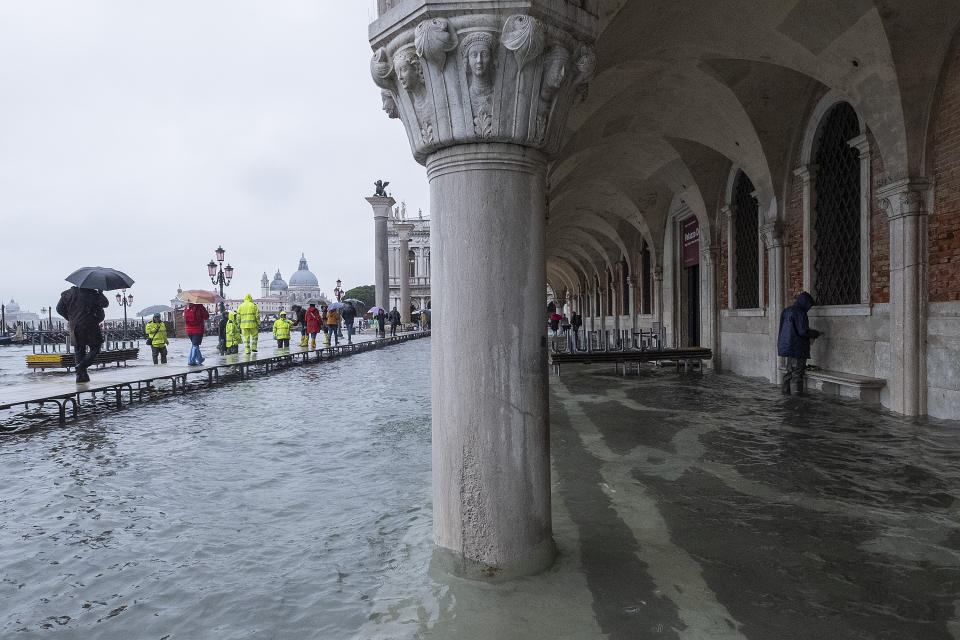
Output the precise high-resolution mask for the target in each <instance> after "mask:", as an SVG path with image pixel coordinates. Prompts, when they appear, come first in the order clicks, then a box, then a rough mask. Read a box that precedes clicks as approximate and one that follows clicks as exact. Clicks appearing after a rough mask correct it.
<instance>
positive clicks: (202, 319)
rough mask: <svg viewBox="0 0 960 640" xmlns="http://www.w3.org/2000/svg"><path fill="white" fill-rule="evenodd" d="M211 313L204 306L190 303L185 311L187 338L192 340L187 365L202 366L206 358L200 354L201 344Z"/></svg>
mask: <svg viewBox="0 0 960 640" xmlns="http://www.w3.org/2000/svg"><path fill="white" fill-rule="evenodd" d="M209 317H210V312H209V311H207V308H206V307H205V306H203V305H202V304H194V303H192V302H191V303H190V304H188V305H187V308H186V309H184V311H183V320H184V322H185V323H186V325H187V337H188V338H190V343H191V344H192V345H193V346H191V347H190V359H189V361H188V362H187V364H191V365H201V364H203V361H204V357H203V355H202V354H201V353H200V343H201V342H203V333H204V331H205V330H206V322H207V318H209Z"/></svg>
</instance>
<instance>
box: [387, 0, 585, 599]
mask: <svg viewBox="0 0 960 640" xmlns="http://www.w3.org/2000/svg"><path fill="white" fill-rule="evenodd" d="M578 5H579V3H577V2H572V1H568V0H517V1H516V2H511V3H509V8H493V4H491V3H486V2H478V3H436V2H432V1H430V0H409V1H408V2H405V3H404V4H402V5H398V6H400V7H404V8H406V9H407V10H408V11H405V13H404V15H398V12H397V11H396V10H394V11H393V12H389V13H387V14H386V15H384V16H383V17H381V18H380V19H379V20H378V21H377V22H375V23H374V24H373V25H371V28H370V33H371V45H372V46H373V49H374V51H375V53H374V56H373V59H372V61H371V72H372V75H373V78H374V82H375V83H376V84H377V85H378V86H379V87H380V88H381V89H382V90H383V92H384V103H385V105H386V104H387V102H388V100H387V98H389V102H390V104H389V107H390V110H392V111H395V112H396V113H397V114H398V115H399V117H400V120H401V121H402V122H403V124H404V127H405V129H406V133H407V137H408V139H409V142H410V145H411V147H412V150H413V155H414V158H415V159H416V160H417V161H418V162H420V163H421V164H424V165H425V166H426V168H427V176H428V179H429V182H430V204H431V211H432V212H433V216H432V219H431V243H432V247H431V250H432V261H433V262H434V264H436V267H437V268H436V272H435V273H434V277H433V278H432V281H431V284H432V303H433V308H434V309H435V310H436V313H435V316H436V317H435V321H434V323H433V335H432V341H433V347H432V349H431V374H432V375H431V384H432V392H433V393H432V396H433V492H434V496H433V497H434V499H433V513H434V529H433V530H434V540H435V542H436V544H437V552H436V554H435V558H436V560H437V562H438V563H439V566H441V567H445V568H447V569H448V570H450V571H452V572H454V573H456V574H459V575H465V576H468V577H472V578H478V579H491V580H498V579H507V578H510V577H512V576H516V575H522V574H529V573H534V572H537V571H540V570H543V569H544V568H546V567H547V566H549V565H550V564H551V563H552V562H553V558H554V556H555V546H554V543H553V536H552V528H551V508H550V458H549V441H550V439H549V427H548V410H547V382H546V379H547V366H546V365H547V362H546V350H545V346H546V326H545V323H544V322H543V309H544V304H545V298H544V291H545V290H546V267H545V262H544V242H545V239H544V238H545V217H546V195H545V194H546V169H547V163H548V161H549V159H550V157H551V156H552V155H553V154H554V153H556V152H557V151H558V150H559V148H560V144H561V135H562V132H563V130H564V122H565V120H566V116H567V113H568V111H569V109H570V107H571V106H572V104H573V102H574V100H575V99H576V98H577V96H579V95H581V94H582V92H583V91H584V90H585V89H586V83H587V81H588V79H589V78H590V76H591V75H592V74H593V70H594V68H595V66H596V58H595V55H594V54H593V51H592V49H591V48H590V46H589V43H590V42H592V41H593V39H594V38H595V36H596V29H597V18H596V17H595V16H593V15H591V14H590V13H588V12H587V11H584V10H583V9H582V8H580V7H579V6H578ZM468 9H469V10H468ZM385 108H386V107H385ZM390 110H388V113H390ZM468 292H469V296H470V298H471V300H470V305H471V306H477V307H479V308H481V309H496V310H500V309H510V310H512V312H511V313H507V314H498V321H497V322H481V323H477V322H476V320H475V316H474V315H473V314H470V313H463V308H464V304H465V300H466V298H465V296H466V295H468Z"/></svg>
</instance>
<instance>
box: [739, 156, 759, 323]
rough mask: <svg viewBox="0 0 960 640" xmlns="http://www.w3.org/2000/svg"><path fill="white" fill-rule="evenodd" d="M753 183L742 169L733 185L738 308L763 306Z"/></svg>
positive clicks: (757, 210) (757, 215)
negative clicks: (761, 304) (761, 302)
mask: <svg viewBox="0 0 960 640" xmlns="http://www.w3.org/2000/svg"><path fill="white" fill-rule="evenodd" d="M754 191H755V189H754V187H753V183H752V182H751V181H750V178H748V177H747V174H745V173H744V172H743V171H739V172H737V180H736V182H735V183H734V187H733V242H734V252H733V253H734V264H733V275H734V284H735V291H736V293H735V295H734V305H735V308H736V309H756V308H758V307H759V306H760V244H759V243H760V240H759V230H758V225H759V220H758V219H759V214H760V211H759V207H758V206H757V199H756V198H754V197H753V192H754Z"/></svg>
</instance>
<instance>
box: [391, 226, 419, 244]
mask: <svg viewBox="0 0 960 640" xmlns="http://www.w3.org/2000/svg"><path fill="white" fill-rule="evenodd" d="M393 228H394V230H395V231H396V232H397V238H398V239H399V240H400V242H410V238H412V237H413V229H414V226H413V223H412V222H395V223H393ZM408 250H409V248H408Z"/></svg>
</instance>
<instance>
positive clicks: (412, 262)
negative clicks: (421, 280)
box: [407, 249, 417, 278]
mask: <svg viewBox="0 0 960 640" xmlns="http://www.w3.org/2000/svg"><path fill="white" fill-rule="evenodd" d="M407 263H408V264H409V273H408V275H409V276H410V277H411V278H416V277H417V254H416V252H415V251H414V250H413V249H410V251H408V252H407Z"/></svg>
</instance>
